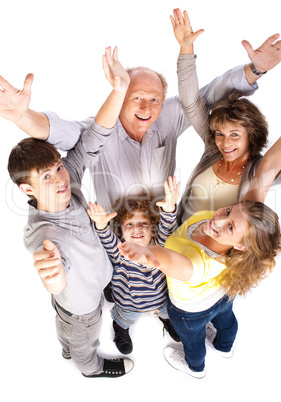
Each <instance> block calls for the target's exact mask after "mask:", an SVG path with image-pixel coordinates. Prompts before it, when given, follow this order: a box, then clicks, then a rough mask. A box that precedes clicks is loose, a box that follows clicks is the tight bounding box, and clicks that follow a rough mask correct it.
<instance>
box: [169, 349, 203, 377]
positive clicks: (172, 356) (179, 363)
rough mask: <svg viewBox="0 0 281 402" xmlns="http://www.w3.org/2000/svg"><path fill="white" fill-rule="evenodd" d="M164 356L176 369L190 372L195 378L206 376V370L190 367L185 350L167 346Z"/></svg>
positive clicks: (186, 372)
mask: <svg viewBox="0 0 281 402" xmlns="http://www.w3.org/2000/svg"><path fill="white" fill-rule="evenodd" d="M164 357H165V359H166V360H167V362H168V363H169V364H170V365H171V366H172V367H174V368H175V369H176V370H179V371H182V372H183V373H185V374H189V375H191V376H192V377H195V378H203V377H205V374H206V373H205V370H203V371H193V370H191V369H190V368H189V366H188V364H187V363H186V360H185V355H184V352H182V351H181V350H177V349H175V348H172V347H171V346H167V347H166V348H165V349H164Z"/></svg>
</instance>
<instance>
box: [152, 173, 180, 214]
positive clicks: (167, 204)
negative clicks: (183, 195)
mask: <svg viewBox="0 0 281 402" xmlns="http://www.w3.org/2000/svg"><path fill="white" fill-rule="evenodd" d="M179 187H180V182H179V183H176V177H175V176H173V177H171V176H169V177H168V181H165V182H164V190H165V199H164V200H163V201H158V202H156V205H157V206H158V207H161V208H162V209H163V210H164V211H165V212H173V211H174V210H175V206H176V203H177V200H178V198H179Z"/></svg>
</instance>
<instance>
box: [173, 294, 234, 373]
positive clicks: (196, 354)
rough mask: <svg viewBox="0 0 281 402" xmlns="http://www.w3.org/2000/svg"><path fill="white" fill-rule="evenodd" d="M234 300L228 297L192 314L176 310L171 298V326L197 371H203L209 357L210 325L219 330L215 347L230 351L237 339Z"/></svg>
mask: <svg viewBox="0 0 281 402" xmlns="http://www.w3.org/2000/svg"><path fill="white" fill-rule="evenodd" d="M232 307H233V300H231V301H229V298H228V297H227V296H224V297H223V298H221V299H220V300H219V301H218V302H217V303H216V304H214V305H213V306H212V307H211V308H209V309H208V310H205V311H200V312H197V313H189V312H188V311H183V310H180V309H178V308H177V307H175V306H174V305H173V304H172V303H171V301H170V300H169V299H168V313H169V317H170V320H171V323H172V325H173V327H174V329H175V331H176V332H177V334H178V335H179V337H180V338H181V341H182V343H183V346H184V353H185V360H186V362H187V364H188V366H189V368H190V369H191V370H193V371H202V370H204V367H205V356H206V346H205V338H206V325H207V324H208V322H210V321H211V322H212V324H213V325H214V327H215V328H216V329H217V335H216V338H215V340H214V347H215V348H216V349H218V350H220V351H223V352H229V351H230V350H231V348H232V345H233V343H234V340H235V338H236V334H237V330H238V323H237V320H236V317H235V315H234V313H233V311H232Z"/></svg>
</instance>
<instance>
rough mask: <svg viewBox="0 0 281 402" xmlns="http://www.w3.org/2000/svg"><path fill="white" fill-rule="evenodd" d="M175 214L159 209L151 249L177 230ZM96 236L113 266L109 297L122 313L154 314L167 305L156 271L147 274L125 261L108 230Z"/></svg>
mask: <svg viewBox="0 0 281 402" xmlns="http://www.w3.org/2000/svg"><path fill="white" fill-rule="evenodd" d="M176 215H177V211H175V212H172V213H170V212H169V213H167V212H164V211H162V210H161V209H160V222H159V225H158V232H157V236H155V237H152V239H151V243H150V244H152V245H159V246H162V247H163V246H164V244H165V241H166V239H167V237H168V236H169V235H170V234H171V233H172V232H173V231H174V230H175V228H176ZM97 234H98V236H99V238H100V240H101V242H102V245H103V247H104V248H105V250H106V252H107V254H108V256H109V258H110V259H111V261H112V263H113V268H114V271H113V278H112V294H113V298H114V301H115V303H116V304H117V305H118V306H119V307H120V308H121V309H123V310H125V311H139V312H145V311H153V310H156V309H159V308H160V307H162V306H163V305H164V304H165V303H166V301H167V282H166V275H165V274H163V273H162V272H161V271H159V270H157V269H156V268H152V269H149V270H148V271H147V270H146V267H144V266H143V265H141V264H136V263H134V262H132V261H128V260H125V258H124V257H123V256H122V255H121V254H120V252H119V249H118V247H117V244H118V241H119V239H118V237H117V236H116V235H115V234H114V233H113V232H112V230H111V228H110V226H107V227H106V228H105V229H104V230H97Z"/></svg>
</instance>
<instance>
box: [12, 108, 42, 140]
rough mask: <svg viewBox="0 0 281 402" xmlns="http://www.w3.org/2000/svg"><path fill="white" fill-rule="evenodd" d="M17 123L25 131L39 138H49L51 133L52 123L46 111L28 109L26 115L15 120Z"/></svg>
mask: <svg viewBox="0 0 281 402" xmlns="http://www.w3.org/2000/svg"><path fill="white" fill-rule="evenodd" d="M15 123H16V125H17V126H18V127H19V128H20V129H21V130H23V131H24V132H25V133H27V134H28V135H30V136H31V137H33V138H37V139H39V140H47V139H48V137H49V133H50V123H49V119H48V117H47V116H46V115H45V114H44V113H40V112H35V111H34V110H31V109H28V110H27V111H26V112H25V114H24V116H22V117H21V118H20V119H18V120H17V121H15Z"/></svg>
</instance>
